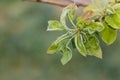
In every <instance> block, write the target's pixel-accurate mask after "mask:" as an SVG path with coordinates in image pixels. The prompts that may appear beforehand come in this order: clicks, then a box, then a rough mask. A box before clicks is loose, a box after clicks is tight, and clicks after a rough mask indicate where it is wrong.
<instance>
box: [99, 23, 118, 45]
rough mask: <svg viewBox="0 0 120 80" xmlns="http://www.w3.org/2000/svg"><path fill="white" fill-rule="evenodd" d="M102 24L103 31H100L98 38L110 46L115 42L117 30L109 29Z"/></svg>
mask: <svg viewBox="0 0 120 80" xmlns="http://www.w3.org/2000/svg"><path fill="white" fill-rule="evenodd" d="M103 24H104V30H103V31H101V33H100V36H101V38H102V40H103V41H104V42H105V43H106V44H108V45H110V44H112V43H113V42H114V41H115V40H116V36H117V30H114V29H112V28H110V27H109V25H107V24H106V23H105V22H104V23H103Z"/></svg>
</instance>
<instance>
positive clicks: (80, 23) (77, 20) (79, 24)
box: [76, 16, 89, 29]
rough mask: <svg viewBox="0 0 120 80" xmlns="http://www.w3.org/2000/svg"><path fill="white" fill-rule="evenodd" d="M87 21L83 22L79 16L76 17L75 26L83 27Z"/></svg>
mask: <svg viewBox="0 0 120 80" xmlns="http://www.w3.org/2000/svg"><path fill="white" fill-rule="evenodd" d="M87 23H88V22H85V21H84V20H83V18H82V17H81V16H80V17H78V18H77V19H76V26H77V27H78V28H79V29H83V28H84V27H85V25H86V24H87ZM88 24H89V23H88Z"/></svg>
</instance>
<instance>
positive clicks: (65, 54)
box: [61, 48, 72, 65]
mask: <svg viewBox="0 0 120 80" xmlns="http://www.w3.org/2000/svg"><path fill="white" fill-rule="evenodd" d="M62 54H63V56H62V58H61V63H62V64H63V65H65V64H66V63H68V62H69V61H70V60H71V58H72V51H71V49H70V48H64V49H63V50H62Z"/></svg>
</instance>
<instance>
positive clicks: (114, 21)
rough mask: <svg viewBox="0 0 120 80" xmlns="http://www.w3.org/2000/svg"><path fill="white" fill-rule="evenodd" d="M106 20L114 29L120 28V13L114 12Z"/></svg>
mask: <svg viewBox="0 0 120 80" xmlns="http://www.w3.org/2000/svg"><path fill="white" fill-rule="evenodd" d="M105 21H106V22H107V23H108V25H110V26H111V27H112V28H114V29H120V15H118V14H112V15H109V16H107V17H105Z"/></svg>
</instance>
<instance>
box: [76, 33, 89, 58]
mask: <svg viewBox="0 0 120 80" xmlns="http://www.w3.org/2000/svg"><path fill="white" fill-rule="evenodd" d="M75 45H76V48H77V50H78V51H79V52H80V54H81V55H83V56H86V55H87V52H86V48H85V46H84V43H83V38H82V35H81V34H76V36H75Z"/></svg>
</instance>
